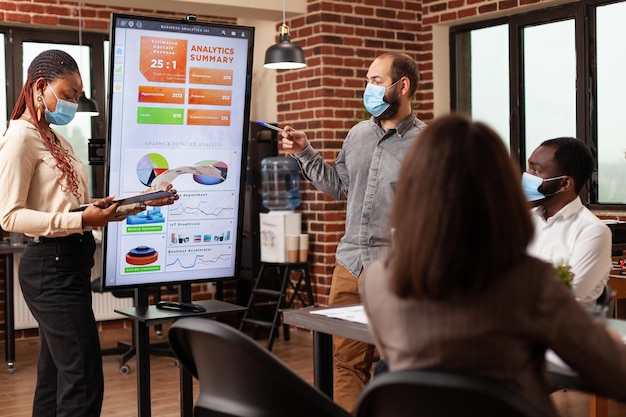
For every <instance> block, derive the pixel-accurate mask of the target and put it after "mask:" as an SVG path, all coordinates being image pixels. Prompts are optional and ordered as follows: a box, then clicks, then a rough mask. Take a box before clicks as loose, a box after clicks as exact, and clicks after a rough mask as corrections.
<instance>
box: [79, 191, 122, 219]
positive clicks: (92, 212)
mask: <svg viewBox="0 0 626 417" xmlns="http://www.w3.org/2000/svg"><path fill="white" fill-rule="evenodd" d="M114 198H115V196H112V195H110V196H108V197H105V198H102V199H100V200H96V201H94V202H93V204H91V205H90V206H87V208H86V209H85V210H84V211H83V226H106V225H107V223H109V222H110V221H112V220H113V215H114V214H115V210H117V208H118V206H119V203H114V204H111V201H113V199H114Z"/></svg>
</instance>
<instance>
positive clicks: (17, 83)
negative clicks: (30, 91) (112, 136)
mask: <svg viewBox="0 0 626 417" xmlns="http://www.w3.org/2000/svg"><path fill="white" fill-rule="evenodd" d="M0 32H2V33H4V34H5V39H6V44H5V51H6V62H7V68H6V76H7V86H6V88H7V113H8V114H7V118H8V117H9V116H10V113H11V111H12V110H13V106H14V105H15V102H16V101H17V98H18V97H19V94H20V91H21V89H22V86H23V83H24V80H23V79H22V72H23V68H22V49H21V46H22V43H23V42H45V43H59V44H69V45H79V44H81V45H83V46H88V47H89V48H91V66H90V71H91V91H86V92H85V93H86V94H87V96H88V97H89V98H91V99H93V100H95V101H96V103H98V108H99V109H100V114H99V115H98V116H94V117H93V118H92V123H91V137H92V138H104V137H105V134H106V115H105V113H106V111H105V109H106V104H105V103H106V94H107V92H106V91H105V88H104V86H105V68H104V42H105V41H107V40H108V39H109V35H108V33H106V34H104V33H95V32H83V33H82V43H79V39H78V33H77V32H76V31H67V30H65V31H64V30H47V29H41V30H39V29H36V30H33V29H26V28H15V27H13V28H9V27H6V26H0ZM51 39H54V41H51Z"/></svg>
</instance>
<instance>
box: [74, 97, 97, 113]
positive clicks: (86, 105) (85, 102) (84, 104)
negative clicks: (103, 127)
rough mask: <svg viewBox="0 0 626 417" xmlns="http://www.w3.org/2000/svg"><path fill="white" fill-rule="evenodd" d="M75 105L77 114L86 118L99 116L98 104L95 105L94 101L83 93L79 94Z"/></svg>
mask: <svg viewBox="0 0 626 417" xmlns="http://www.w3.org/2000/svg"><path fill="white" fill-rule="evenodd" d="M77 103H78V108H77V109H76V111H77V112H80V113H83V114H86V115H87V116H97V115H99V114H100V112H99V111H98V103H96V102H95V101H94V100H91V99H88V98H87V96H86V95H85V92H82V93H81V94H80V97H78V101H77Z"/></svg>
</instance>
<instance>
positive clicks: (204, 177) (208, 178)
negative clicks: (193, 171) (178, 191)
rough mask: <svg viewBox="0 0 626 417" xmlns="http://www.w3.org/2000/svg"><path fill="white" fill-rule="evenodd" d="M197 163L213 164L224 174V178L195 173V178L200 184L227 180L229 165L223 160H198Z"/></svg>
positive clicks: (212, 183)
mask: <svg viewBox="0 0 626 417" xmlns="http://www.w3.org/2000/svg"><path fill="white" fill-rule="evenodd" d="M196 165H204V166H213V168H215V169H217V170H218V171H219V173H220V175H221V176H222V178H216V177H211V176H209V175H194V176H193V180H194V181H195V182H197V183H198V184H202V185H215V184H220V183H222V182H224V180H226V176H227V174H228V165H226V163H225V162H222V161H212V160H207V161H200V162H196Z"/></svg>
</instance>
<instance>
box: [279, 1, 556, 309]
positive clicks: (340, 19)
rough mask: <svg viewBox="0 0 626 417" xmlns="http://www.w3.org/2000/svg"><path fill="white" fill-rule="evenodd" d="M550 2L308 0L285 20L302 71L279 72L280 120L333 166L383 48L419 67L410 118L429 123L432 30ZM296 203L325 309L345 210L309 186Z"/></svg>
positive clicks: (360, 110)
mask: <svg viewBox="0 0 626 417" xmlns="http://www.w3.org/2000/svg"><path fill="white" fill-rule="evenodd" d="M539 3H543V4H539ZM550 3H554V1H551V0H503V1H494V0H449V1H436V0H405V1H403V0H363V1H349V0H309V2H308V10H307V14H306V16H303V17H298V18H295V19H293V20H291V21H288V22H287V24H288V26H289V27H290V34H291V39H292V41H293V42H296V43H297V44H298V45H300V46H301V47H302V48H303V49H304V52H305V56H306V58H307V64H308V67H307V68H303V69H300V70H287V71H278V75H277V88H278V95H277V103H278V104H277V106H278V122H279V124H280V125H281V126H282V125H285V124H290V125H292V126H294V127H295V128H296V129H301V130H304V131H306V132H307V135H308V138H309V140H310V141H311V144H312V146H313V147H314V148H315V149H317V150H319V151H320V152H322V154H323V156H324V158H325V160H326V161H328V162H331V163H332V161H334V159H335V157H336V156H337V153H338V152H339V150H340V148H341V144H342V141H343V139H344V137H345V135H346V133H347V132H348V130H349V129H350V127H352V126H353V125H354V124H355V123H356V122H357V121H360V120H363V119H364V118H366V117H368V115H367V113H366V112H365V110H364V108H363V104H362V94H363V85H364V80H365V74H366V72H367V67H368V66H369V64H370V63H371V61H372V60H373V59H374V58H375V57H376V56H378V55H379V54H381V53H383V52H386V51H389V50H397V51H403V52H405V53H407V54H409V55H410V56H412V57H414V58H415V59H416V60H417V61H418V62H419V65H420V71H421V82H420V86H419V90H418V93H417V95H416V109H417V110H416V113H417V116H418V117H419V118H420V119H422V120H423V121H425V122H428V121H430V120H432V118H433V117H434V85H433V27H434V25H439V24H443V25H452V24H453V22H455V21H458V20H459V19H465V18H470V17H474V18H477V17H482V16H484V18H485V19H487V18H490V17H494V16H495V14H496V13H514V12H516V11H519V10H523V9H525V8H528V7H532V6H533V5H535V6H544V5H545V6H547V5H549V4H550ZM302 200H303V202H302V205H301V206H300V209H301V211H302V212H303V223H304V224H303V231H304V232H306V233H309V234H310V246H309V247H310V249H309V250H310V252H311V257H310V260H311V262H312V280H313V287H314V291H315V292H316V297H317V300H316V301H317V303H318V304H320V305H326V304H327V302H328V297H327V295H328V291H329V289H330V280H331V277H332V270H333V266H334V262H335V256H334V254H335V249H336V247H337V243H338V242H339V239H340V238H341V236H342V235H343V223H344V219H345V205H344V203H342V202H337V201H334V200H332V199H330V198H328V197H327V196H325V195H324V194H323V193H321V192H319V191H316V190H315V189H314V188H313V187H312V186H311V185H310V183H308V182H307V181H304V182H303V183H302Z"/></svg>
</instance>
